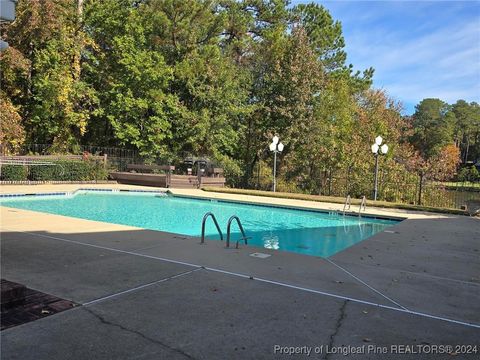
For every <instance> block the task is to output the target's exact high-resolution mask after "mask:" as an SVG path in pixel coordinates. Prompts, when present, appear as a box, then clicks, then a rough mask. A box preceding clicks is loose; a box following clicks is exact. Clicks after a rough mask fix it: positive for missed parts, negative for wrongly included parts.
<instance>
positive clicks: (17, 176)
mask: <svg viewBox="0 0 480 360" xmlns="http://www.w3.org/2000/svg"><path fill="white" fill-rule="evenodd" d="M27 174H28V169H27V167H26V166H23V165H2V177H1V179H2V180H4V181H25V180H27Z"/></svg>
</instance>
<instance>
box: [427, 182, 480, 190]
mask: <svg viewBox="0 0 480 360" xmlns="http://www.w3.org/2000/svg"><path fill="white" fill-rule="evenodd" d="M435 185H439V186H445V188H446V189H452V190H465V191H480V182H470V181H465V182H460V181H457V182H455V181H443V182H436V183H435Z"/></svg>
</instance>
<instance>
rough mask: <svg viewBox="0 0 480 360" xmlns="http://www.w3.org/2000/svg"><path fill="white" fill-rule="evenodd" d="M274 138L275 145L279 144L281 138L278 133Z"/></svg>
mask: <svg viewBox="0 0 480 360" xmlns="http://www.w3.org/2000/svg"><path fill="white" fill-rule="evenodd" d="M272 140H273V143H274V144H275V145H277V144H278V140H280V139H279V138H278V136H277V135H275V136H274V137H273V139H272Z"/></svg>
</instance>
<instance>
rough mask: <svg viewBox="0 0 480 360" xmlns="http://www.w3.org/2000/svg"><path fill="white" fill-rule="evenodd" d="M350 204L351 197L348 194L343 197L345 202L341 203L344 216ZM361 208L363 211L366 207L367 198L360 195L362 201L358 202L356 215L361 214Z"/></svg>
mask: <svg viewBox="0 0 480 360" xmlns="http://www.w3.org/2000/svg"><path fill="white" fill-rule="evenodd" d="M351 205H352V198H351V197H350V195H347V197H346V198H345V204H344V205H343V215H344V216H345V212H346V210H350V206H351ZM362 209H363V212H365V210H366V209H367V198H366V197H365V195H364V196H362V202H361V203H360V208H359V209H358V216H359V217H360V216H362Z"/></svg>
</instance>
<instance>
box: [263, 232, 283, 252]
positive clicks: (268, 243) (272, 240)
mask: <svg viewBox="0 0 480 360" xmlns="http://www.w3.org/2000/svg"><path fill="white" fill-rule="evenodd" d="M262 242H263V247H264V248H265V249H273V250H278V249H279V248H280V245H279V243H280V242H279V239H278V236H276V235H273V234H269V235H263V236H262Z"/></svg>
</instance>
